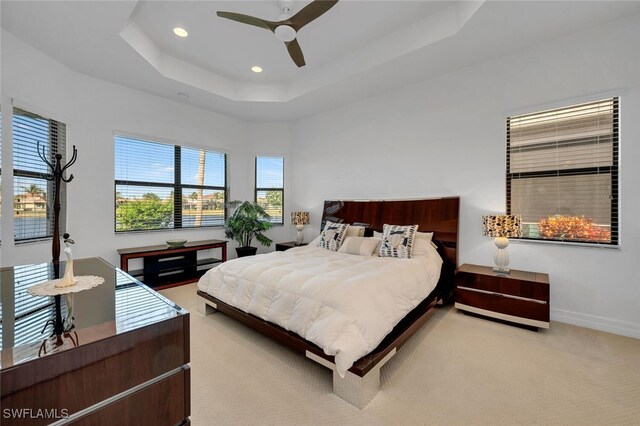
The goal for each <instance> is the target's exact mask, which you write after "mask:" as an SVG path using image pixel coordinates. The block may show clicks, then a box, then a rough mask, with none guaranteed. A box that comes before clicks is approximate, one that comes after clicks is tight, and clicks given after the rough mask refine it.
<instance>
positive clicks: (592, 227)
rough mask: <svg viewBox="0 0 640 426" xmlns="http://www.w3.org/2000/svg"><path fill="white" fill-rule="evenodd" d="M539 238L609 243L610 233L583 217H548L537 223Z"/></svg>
mask: <svg viewBox="0 0 640 426" xmlns="http://www.w3.org/2000/svg"><path fill="white" fill-rule="evenodd" d="M538 229H539V232H540V237H542V238H549V239H554V240H574V241H611V231H609V230H608V229H606V228H604V227H602V226H598V225H596V224H595V223H593V220H591V219H588V218H585V217H584V216H562V215H555V216H549V217H548V218H546V219H540V221H539V222H538Z"/></svg>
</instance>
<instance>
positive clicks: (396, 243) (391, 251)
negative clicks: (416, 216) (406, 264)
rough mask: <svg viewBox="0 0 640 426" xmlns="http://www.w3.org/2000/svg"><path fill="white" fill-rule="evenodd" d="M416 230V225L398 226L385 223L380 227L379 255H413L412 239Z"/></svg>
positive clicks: (401, 257)
mask: <svg viewBox="0 0 640 426" xmlns="http://www.w3.org/2000/svg"><path fill="white" fill-rule="evenodd" d="M417 230H418V225H408V226H398V225H386V224H385V225H384V228H383V229H382V244H380V257H397V258H400V259H411V256H412V255H413V240H414V239H415V237H416V231H417Z"/></svg>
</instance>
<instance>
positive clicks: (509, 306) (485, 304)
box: [456, 283, 549, 323]
mask: <svg viewBox="0 0 640 426" xmlns="http://www.w3.org/2000/svg"><path fill="white" fill-rule="evenodd" d="M456 306H457V307H458V308H460V309H463V310H464V309H465V306H468V307H473V308H478V309H480V310H483V311H490V312H494V313H498V314H504V315H508V316H511V317H517V318H525V319H529V320H535V321H542V322H545V323H548V322H549V304H548V303H546V302H544V301H540V300H536V299H531V298H524V297H520V296H513V295H510V294H503V293H498V292H490V291H486V290H481V289H477V288H469V287H464V286H463V285H462V283H458V287H456ZM482 313H483V314H485V315H490V314H487V313H485V312H482ZM503 319H506V318H503Z"/></svg>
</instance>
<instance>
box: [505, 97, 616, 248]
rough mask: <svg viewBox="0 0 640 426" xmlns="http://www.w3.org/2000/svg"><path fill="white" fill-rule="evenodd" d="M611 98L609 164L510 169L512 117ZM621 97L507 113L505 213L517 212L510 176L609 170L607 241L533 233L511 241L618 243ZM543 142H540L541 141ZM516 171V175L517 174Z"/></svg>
mask: <svg viewBox="0 0 640 426" xmlns="http://www.w3.org/2000/svg"><path fill="white" fill-rule="evenodd" d="M608 100H610V101H611V102H612V132H611V143H612V157H611V166H593V167H577V168H570V169H549V170H543V171H531V172H515V173H514V172H510V169H511V152H512V150H511V131H510V121H511V119H512V118H514V117H517V116H522V115H528V114H537V113H543V112H545V111H552V110H562V109H569V108H572V107H577V106H580V105H582V104H588V103H592V102H601V101H602V102H604V101H608ZM619 114H620V97H619V96H618V95H609V96H598V97H596V98H593V99H591V100H582V101H574V102H570V103H567V102H565V103H563V104H562V105H559V106H554V107H551V108H546V109H539V110H538V111H530V112H524V113H519V114H510V115H508V116H507V117H506V120H505V121H506V170H505V176H506V212H507V214H509V215H511V214H519V213H518V212H513V211H512V205H511V200H512V180H517V179H522V178H534V179H535V178H537V177H549V176H550V173H555V176H557V177H560V176H585V175H587V176H597V175H600V174H607V173H608V174H609V175H610V176H611V225H610V228H611V229H610V232H611V240H610V241H609V242H604V241H586V240H562V239H553V238H533V237H524V236H523V237H514V238H510V240H511V241H516V242H518V241H523V242H534V243H546V244H560V245H576V246H586V247H600V248H619V247H620V197H619V196H620V182H619V177H620V151H619V148H620V145H619V144H620V123H619V117H620V115H619ZM543 143H545V142H542V143H540V144H543ZM516 175H517V176H516Z"/></svg>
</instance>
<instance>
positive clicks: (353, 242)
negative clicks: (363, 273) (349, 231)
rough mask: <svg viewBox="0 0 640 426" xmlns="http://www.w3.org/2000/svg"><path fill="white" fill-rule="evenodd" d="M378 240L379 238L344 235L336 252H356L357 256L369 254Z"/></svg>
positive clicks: (376, 245) (375, 246)
mask: <svg viewBox="0 0 640 426" xmlns="http://www.w3.org/2000/svg"><path fill="white" fill-rule="evenodd" d="M379 242H380V239H379V238H369V237H346V238H345V240H344V243H342V245H341V246H340V249H339V250H338V253H347V254H357V255H359V256H371V255H372V254H373V252H374V251H375V249H376V248H377V247H378V243H379Z"/></svg>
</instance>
